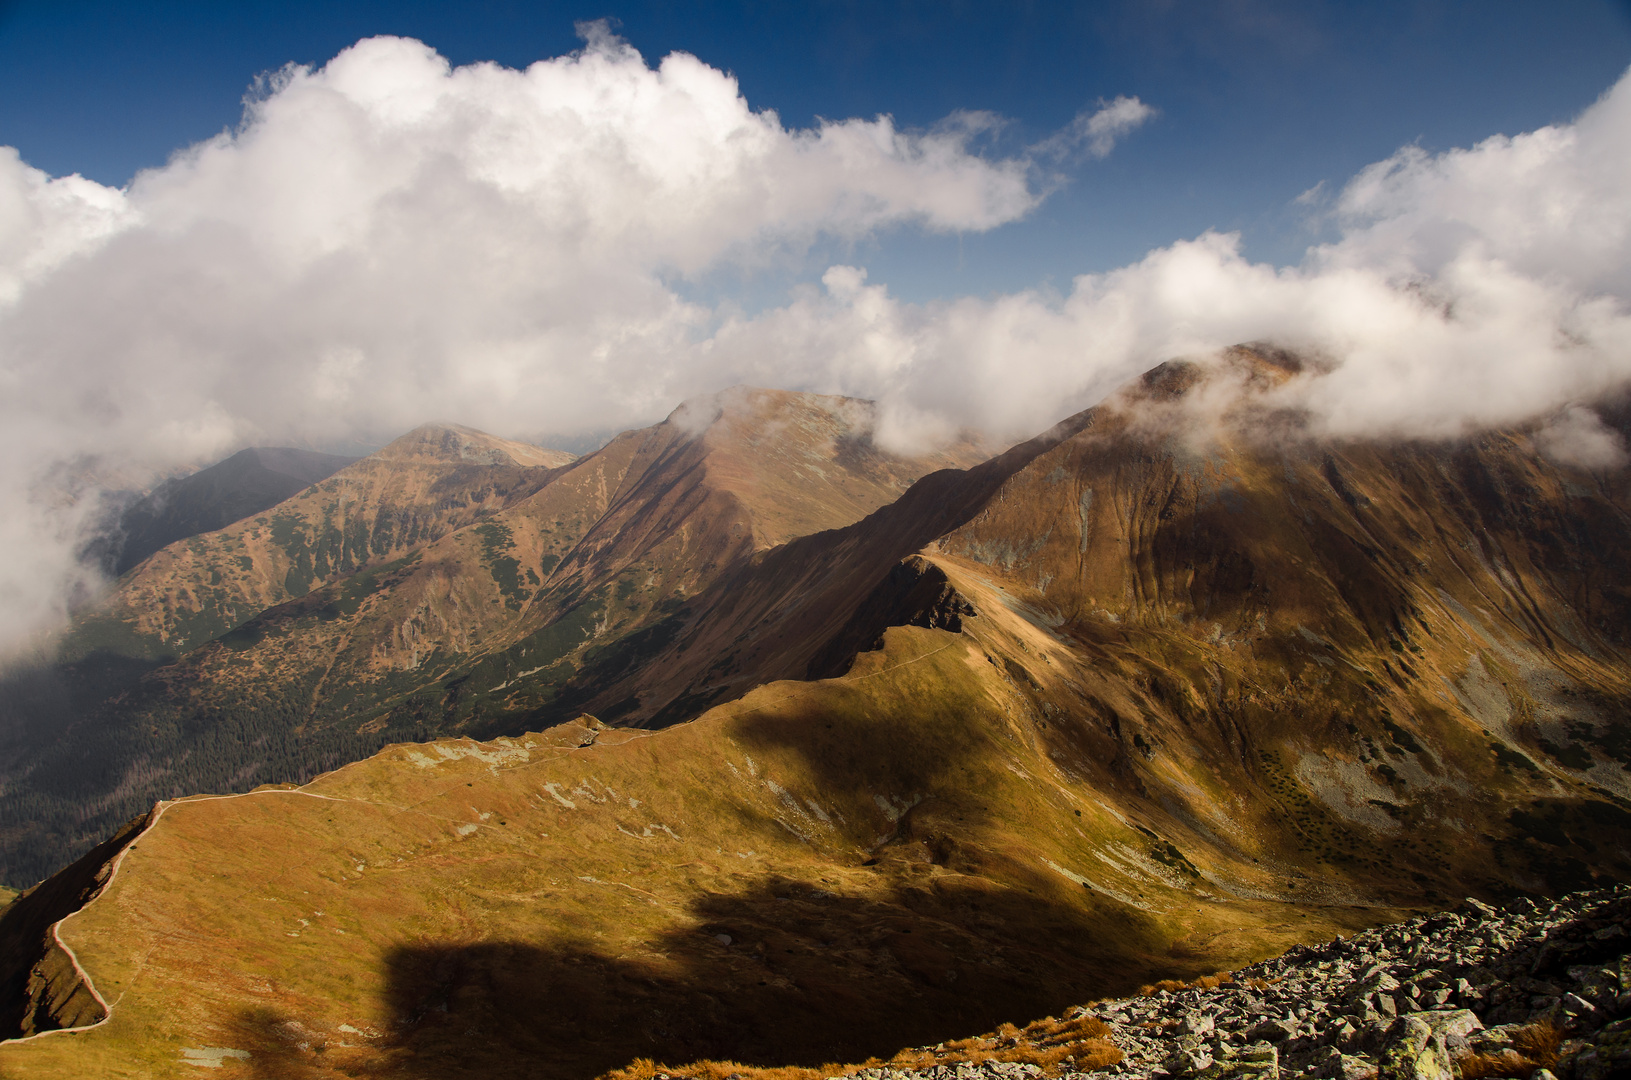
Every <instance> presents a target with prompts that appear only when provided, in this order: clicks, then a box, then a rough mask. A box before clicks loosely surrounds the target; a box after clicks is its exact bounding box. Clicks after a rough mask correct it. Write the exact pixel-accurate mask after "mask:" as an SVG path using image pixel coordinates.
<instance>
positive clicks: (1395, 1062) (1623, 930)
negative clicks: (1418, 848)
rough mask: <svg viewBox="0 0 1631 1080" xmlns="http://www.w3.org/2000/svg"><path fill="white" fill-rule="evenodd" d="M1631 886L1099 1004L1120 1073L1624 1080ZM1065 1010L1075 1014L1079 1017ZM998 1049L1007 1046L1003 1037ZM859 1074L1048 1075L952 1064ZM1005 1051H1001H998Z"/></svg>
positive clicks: (1471, 914) (1399, 930) (871, 1079)
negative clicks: (1114, 1047) (1115, 1050)
mask: <svg viewBox="0 0 1631 1080" xmlns="http://www.w3.org/2000/svg"><path fill="white" fill-rule="evenodd" d="M1628 954H1631V888H1627V887H1625V886H1621V887H1619V888H1617V889H1612V890H1597V891H1593V892H1580V893H1573V894H1570V895H1568V896H1565V897H1563V898H1561V899H1559V900H1557V901H1544V900H1543V901H1539V902H1537V901H1534V900H1530V899H1528V898H1519V899H1517V900H1514V901H1512V902H1511V903H1510V904H1508V905H1507V906H1506V907H1504V908H1500V909H1497V908H1494V907H1491V906H1489V905H1487V904H1484V903H1482V902H1480V901H1478V900H1474V899H1468V900H1466V901H1463V902H1462V904H1461V905H1460V906H1459V907H1457V908H1456V909H1455V910H1453V911H1445V912H1441V913H1438V914H1432V915H1423V916H1420V917H1417V918H1415V919H1412V920H1410V921H1409V922H1404V923H1394V924H1391V925H1387V926H1380V927H1377V928H1375V929H1372V930H1367V931H1364V932H1362V933H1359V934H1355V935H1353V936H1352V937H1349V938H1337V939H1336V940H1334V941H1331V942H1329V943H1327V944H1325V945H1321V946H1316V947H1308V946H1298V947H1296V948H1294V949H1292V950H1291V951H1289V952H1287V953H1285V954H1284V955H1282V956H1280V957H1277V958H1275V959H1273V960H1268V961H1265V962H1263V963H1260V964H1256V965H1253V966H1251V967H1247V968H1244V969H1242V970H1240V971H1236V972H1230V973H1224V974H1220V975H1218V976H1213V977H1209V978H1206V979H1201V980H1197V981H1196V983H1194V984H1190V985H1183V984H1162V987H1161V988H1157V989H1156V990H1155V992H1154V993H1153V994H1149V995H1145V996H1140V997H1132V998H1122V999H1117V1000H1111V1001H1101V1002H1096V1003H1094V1004H1093V1005H1091V1006H1087V1007H1085V1008H1083V1009H1081V1010H1073V1012H1075V1013H1078V1014H1079V1015H1081V1016H1084V1017H1087V1016H1092V1017H1096V1018H1097V1019H1099V1020H1100V1021H1102V1022H1103V1024H1104V1025H1105V1026H1106V1027H1108V1029H1109V1039H1110V1041H1112V1042H1113V1043H1114V1044H1115V1046H1116V1047H1117V1048H1118V1049H1119V1050H1120V1051H1121V1053H1122V1056H1121V1060H1120V1061H1118V1062H1116V1063H1115V1064H1112V1065H1109V1066H1106V1067H1104V1068H1101V1069H1097V1070H1093V1071H1090V1072H1066V1073H1064V1075H1065V1076H1066V1077H1067V1078H1072V1077H1075V1078H1082V1080H1085V1078H1087V1077H1094V1078H1110V1077H1114V1078H1116V1080H1280V1078H1281V1077H1297V1076H1301V1077H1309V1078H1312V1080H1366V1078H1372V1080H1452V1078H1462V1080H1483V1078H1493V1077H1509V1078H1513V1080H1612V1078H1616V1077H1624V1076H1628V1075H1631V955H1628ZM1067 1015H1068V1014H1067ZM991 1041H992V1042H993V1043H994V1044H996V1043H1000V1042H1001V1040H1000V1038H999V1037H998V1036H993V1037H992V1039H991ZM937 1051H938V1054H937V1056H945V1057H946V1058H947V1060H946V1061H945V1062H944V1063H942V1064H936V1065H933V1066H930V1067H927V1068H915V1069H913V1068H893V1067H886V1068H874V1069H866V1070H862V1071H860V1072H859V1073H857V1074H856V1075H857V1076H859V1077H860V1078H861V1080H917V1078H920V1080H976V1078H984V1077H993V1078H997V1077H1001V1078H1006V1080H1016V1078H1019V1077H1030V1076H1041V1075H1042V1074H1043V1070H1042V1069H1040V1068H1038V1067H1037V1066H1035V1065H1028V1064H1015V1063H1013V1062H1011V1061H996V1060H988V1061H969V1060H953V1059H954V1058H957V1057H962V1058H967V1057H969V1056H974V1057H978V1056H981V1055H978V1054H976V1055H968V1054H967V1053H966V1051H964V1052H957V1051H950V1052H948V1051H947V1050H946V1048H944V1047H939V1048H934V1049H928V1048H925V1051H924V1052H925V1053H930V1054H935V1053H936V1052H937ZM993 1056H995V1055H993Z"/></svg>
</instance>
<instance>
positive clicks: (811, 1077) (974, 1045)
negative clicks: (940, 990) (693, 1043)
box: [599, 1014, 1122, 1080]
mask: <svg viewBox="0 0 1631 1080" xmlns="http://www.w3.org/2000/svg"><path fill="white" fill-rule="evenodd" d="M1121 1058H1122V1054H1121V1051H1120V1050H1119V1049H1117V1047H1116V1045H1115V1044H1114V1043H1112V1042H1111V1041H1110V1028H1109V1025H1107V1024H1105V1022H1104V1021H1102V1020H1100V1019H1099V1018H1098V1017H1096V1016H1089V1015H1086V1014H1083V1015H1081V1016H1076V1017H1072V1018H1069V1019H1065V1020H1060V1019H1058V1018H1056V1017H1052V1016H1049V1017H1046V1018H1044V1019H1042V1020H1036V1021H1033V1022H1032V1023H1029V1024H1027V1025H1026V1026H1025V1027H1023V1028H1021V1027H1017V1026H1015V1025H1014V1024H1003V1025H1002V1026H1000V1027H998V1028H997V1030H996V1031H993V1032H988V1033H986V1034H984V1035H975V1036H971V1037H970V1038H967V1039H957V1040H954V1041H952V1042H946V1043H940V1044H939V1045H937V1046H934V1047H913V1048H911V1049H907V1050H902V1051H901V1052H900V1053H898V1054H896V1055H895V1056H894V1057H892V1058H890V1059H889V1060H888V1061H883V1060H880V1059H878V1058H875V1057H874V1058H868V1059H867V1060H866V1061H863V1062H858V1063H852V1064H839V1063H836V1062H834V1063H829V1064H826V1065H823V1066H821V1067H820V1068H819V1069H810V1068H800V1067H798V1066H780V1067H777V1068H759V1067H757V1066H753V1065H743V1064H741V1063H740V1062H735V1061H693V1062H689V1063H687V1064H684V1065H663V1064H659V1063H657V1062H655V1061H652V1060H651V1059H650V1058H639V1059H637V1060H635V1061H633V1062H630V1063H629V1064H628V1065H625V1066H624V1067H623V1068H621V1069H616V1070H614V1071H612V1072H609V1073H605V1074H604V1075H603V1076H601V1077H600V1078H599V1080H663V1078H665V1077H666V1078H668V1080H826V1078H828V1077H841V1076H854V1075H856V1074H857V1073H860V1072H863V1071H865V1070H867V1069H879V1068H896V1069H926V1068H931V1067H933V1066H935V1065H978V1064H980V1063H982V1062H987V1061H1000V1062H1014V1063H1018V1064H1021V1065H1035V1066H1037V1067H1038V1068H1040V1069H1041V1070H1042V1074H1043V1075H1044V1076H1050V1077H1052V1076H1059V1075H1061V1074H1063V1073H1066V1072H1092V1071H1093V1070H1094V1069H1103V1068H1106V1067H1108V1066H1111V1065H1114V1064H1116V1063H1118V1062H1120V1061H1121Z"/></svg>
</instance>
